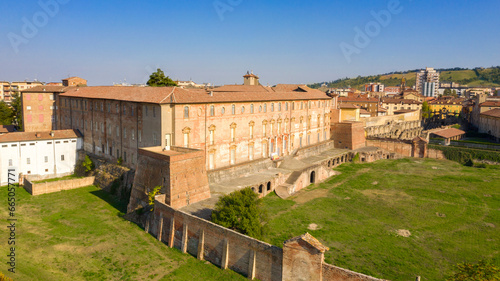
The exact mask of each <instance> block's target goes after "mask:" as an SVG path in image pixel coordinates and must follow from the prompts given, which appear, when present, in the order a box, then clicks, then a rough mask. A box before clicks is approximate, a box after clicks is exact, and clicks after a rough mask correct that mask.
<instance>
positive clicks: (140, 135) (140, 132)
mask: <svg viewBox="0 0 500 281" xmlns="http://www.w3.org/2000/svg"><path fill="white" fill-rule="evenodd" d="M137 138H138V139H139V142H142V130H139V132H138V134H137Z"/></svg>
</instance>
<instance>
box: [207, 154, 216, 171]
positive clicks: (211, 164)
mask: <svg viewBox="0 0 500 281" xmlns="http://www.w3.org/2000/svg"><path fill="white" fill-rule="evenodd" d="M208 169H210V170H213V169H215V154H214V153H210V154H209V155H208Z"/></svg>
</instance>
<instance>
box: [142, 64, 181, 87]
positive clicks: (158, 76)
mask: <svg viewBox="0 0 500 281" xmlns="http://www.w3.org/2000/svg"><path fill="white" fill-rule="evenodd" d="M146 84H147V85H148V86H151V87H173V86H177V83H175V82H174V80H172V79H170V77H168V76H167V77H165V73H163V70H161V69H159V68H158V69H157V70H156V72H153V74H151V75H150V76H149V80H148V82H147V83H146Z"/></svg>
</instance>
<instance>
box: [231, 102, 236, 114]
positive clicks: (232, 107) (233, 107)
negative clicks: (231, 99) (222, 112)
mask: <svg viewBox="0 0 500 281" xmlns="http://www.w3.org/2000/svg"><path fill="white" fill-rule="evenodd" d="M231 113H232V114H233V115H235V114H236V105H234V104H233V105H232V106H231Z"/></svg>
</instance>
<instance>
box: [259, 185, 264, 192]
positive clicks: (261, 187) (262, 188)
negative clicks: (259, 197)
mask: <svg viewBox="0 0 500 281" xmlns="http://www.w3.org/2000/svg"><path fill="white" fill-rule="evenodd" d="M263 190H264V185H263V184H261V185H259V193H262V191H263Z"/></svg>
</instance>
